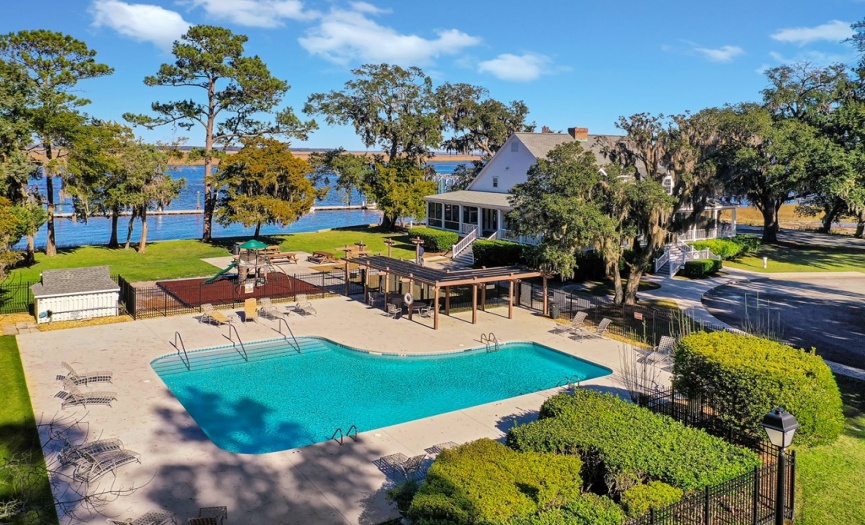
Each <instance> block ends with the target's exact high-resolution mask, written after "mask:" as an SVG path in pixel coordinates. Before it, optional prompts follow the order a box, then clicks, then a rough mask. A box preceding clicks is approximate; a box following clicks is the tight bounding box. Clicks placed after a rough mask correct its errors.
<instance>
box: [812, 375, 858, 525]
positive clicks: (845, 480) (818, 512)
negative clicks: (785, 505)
mask: <svg viewBox="0 0 865 525" xmlns="http://www.w3.org/2000/svg"><path fill="white" fill-rule="evenodd" d="M836 378H837V380H838V386H839V387H840V388H841V392H842V395H843V396H844V412H845V415H846V416H847V425H846V426H845V429H844V433H843V434H842V435H841V437H840V438H839V439H838V441H836V442H835V443H833V444H831V445H824V446H821V447H814V448H809V449H802V450H799V451H797V453H796V460H797V463H798V464H797V466H796V472H797V474H798V476H797V485H796V488H797V504H798V505H797V506H798V510H797V513H796V523H799V524H800V525H828V524H830V523H845V524H847V523H850V524H853V523H865V503H863V502H865V381H857V380H855V379H850V378H846V377H842V376H836Z"/></svg>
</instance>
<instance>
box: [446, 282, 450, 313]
mask: <svg viewBox="0 0 865 525" xmlns="http://www.w3.org/2000/svg"><path fill="white" fill-rule="evenodd" d="M450 314H451V287H450V286H445V315H450Z"/></svg>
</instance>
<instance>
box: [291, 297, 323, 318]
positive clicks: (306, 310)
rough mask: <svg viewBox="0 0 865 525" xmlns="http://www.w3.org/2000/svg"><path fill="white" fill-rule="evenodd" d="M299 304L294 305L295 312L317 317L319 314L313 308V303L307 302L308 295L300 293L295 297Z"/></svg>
mask: <svg viewBox="0 0 865 525" xmlns="http://www.w3.org/2000/svg"><path fill="white" fill-rule="evenodd" d="M295 299H297V303H296V304H295V305H294V311H295V312H297V313H299V314H300V315H317V314H318V312H316V311H315V308H314V307H313V306H312V303H310V302H309V301H307V300H306V294H302V293H299V294H297V296H296V297H295Z"/></svg>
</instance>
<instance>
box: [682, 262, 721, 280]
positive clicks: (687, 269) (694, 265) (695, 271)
mask: <svg viewBox="0 0 865 525" xmlns="http://www.w3.org/2000/svg"><path fill="white" fill-rule="evenodd" d="M720 269H721V261H719V260H718V259H697V260H696V261H685V266H683V267H682V269H681V270H679V273H681V274H682V275H683V276H685V277H690V278H691V279H699V278H701V277H707V276H709V275H714V274H716V273H718V271H719V270H720Z"/></svg>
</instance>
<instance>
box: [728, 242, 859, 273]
mask: <svg viewBox="0 0 865 525" xmlns="http://www.w3.org/2000/svg"><path fill="white" fill-rule="evenodd" d="M763 257H768V258H769V262H768V265H767V268H763ZM724 266H725V267H728V268H739V269H742V270H751V271H755V272H761V273H781V272H849V271H854V272H862V271H865V250H862V249H857V248H849V247H845V248H836V247H831V246H802V245H798V244H792V243H780V244H767V245H762V246H760V248H758V250H757V253H756V254H754V255H753V256H747V257H742V258H741V259H737V260H735V261H724Z"/></svg>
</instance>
